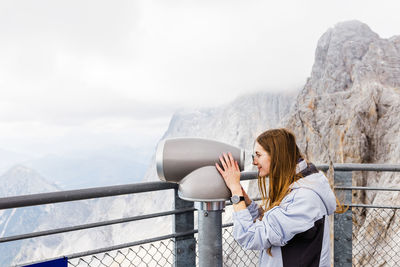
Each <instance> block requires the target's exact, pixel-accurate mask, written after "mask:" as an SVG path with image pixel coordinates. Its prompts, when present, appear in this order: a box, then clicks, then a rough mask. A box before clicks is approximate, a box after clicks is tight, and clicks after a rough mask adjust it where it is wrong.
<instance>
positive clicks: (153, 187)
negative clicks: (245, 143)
mask: <svg viewBox="0 0 400 267" xmlns="http://www.w3.org/2000/svg"><path fill="white" fill-rule="evenodd" d="M316 167H317V168H318V169H319V170H322V171H326V170H328V169H329V165H328V164H322V165H317V166H316ZM333 169H334V170H335V171H390V172H400V164H396V165H394V164H364V163H356V164H354V163H335V164H333ZM256 178H257V172H242V173H241V175H240V179H241V180H242V181H246V180H252V179H256ZM177 188H178V185H177V184H175V183H167V182H161V181H159V182H144V183H135V184H126V185H114V186H104V187H95V188H86V189H78V190H68V191H59V192H51V193H41V194H31V195H23V196H14V197H3V198H0V210H2V209H11V208H20V207H27V206H35V205H43V204H53V203H59V202H69V201H75V200H84V199H92V198H101V197H110V196H119V195H126V194H136V193H144V192H151V191H158V190H166V189H177Z"/></svg>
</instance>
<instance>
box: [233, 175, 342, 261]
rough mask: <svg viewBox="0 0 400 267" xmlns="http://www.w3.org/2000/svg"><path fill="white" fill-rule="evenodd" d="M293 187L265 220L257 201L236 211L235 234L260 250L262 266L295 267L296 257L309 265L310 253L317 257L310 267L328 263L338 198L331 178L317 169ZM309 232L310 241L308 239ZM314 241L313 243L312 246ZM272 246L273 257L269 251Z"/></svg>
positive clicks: (241, 240) (250, 247)
mask: <svg viewBox="0 0 400 267" xmlns="http://www.w3.org/2000/svg"><path fill="white" fill-rule="evenodd" d="M292 189H293V190H292V191H291V192H290V193H289V194H288V195H287V196H286V197H285V198H284V199H283V200H282V202H281V204H280V205H279V206H277V207H274V208H272V209H271V210H269V211H267V212H265V213H264V217H263V219H262V220H261V221H260V220H258V219H257V218H258V217H259V212H258V205H257V204H256V203H255V202H252V203H251V205H249V206H248V207H247V209H245V210H241V211H237V212H234V214H233V224H234V229H233V234H234V238H235V240H236V241H237V242H238V243H239V244H240V245H241V246H242V247H243V248H244V249H251V250H260V262H259V263H260V264H259V266H262V267H280V266H283V267H286V266H290V267H293V266H294V265H293V260H295V261H296V264H295V265H296V266H305V265H302V264H304V262H307V261H309V260H310V257H313V258H314V264H310V263H308V264H307V265H306V266H307V267H309V266H323V267H325V266H326V267H328V266H330V240H329V236H330V234H329V220H328V216H327V215H331V214H332V213H333V212H334V211H335V209H336V198H335V195H334V193H333V191H332V189H331V187H330V185H329V182H328V179H327V178H326V177H325V175H324V174H323V173H322V172H318V173H313V174H310V175H308V176H306V177H304V178H301V179H300V180H298V181H297V182H295V183H294V184H293V185H292ZM256 219H257V220H256ZM254 221H255V222H254ZM318 232H320V233H319V234H318ZM305 235H306V236H308V237H306V239H307V238H308V239H307V240H308V241H307V240H306V241H304V240H305V238H304V236H305ZM318 235H319V237H318ZM294 237H296V238H294ZM310 237H311V239H309V238H310ZM317 239H318V240H317ZM299 240H300V241H299ZM299 242H300V243H299ZM301 242H303V243H301ZM310 242H311V243H312V242H313V245H311V246H310V245H309V244H310ZM288 243H289V244H288ZM286 245H287V246H286ZM307 246H309V247H308V248H307ZM270 247H271V252H272V257H271V256H270V255H268V253H267V249H268V248H270ZM313 254H314V255H313ZM283 257H284V258H283ZM289 258H291V259H289ZM290 261H292V263H290Z"/></svg>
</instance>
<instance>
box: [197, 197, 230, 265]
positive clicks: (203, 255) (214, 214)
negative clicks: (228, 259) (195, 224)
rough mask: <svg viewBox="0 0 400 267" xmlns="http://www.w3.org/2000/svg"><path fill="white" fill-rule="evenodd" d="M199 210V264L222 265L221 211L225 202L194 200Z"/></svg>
mask: <svg viewBox="0 0 400 267" xmlns="http://www.w3.org/2000/svg"><path fill="white" fill-rule="evenodd" d="M195 207H196V209H198V210H199V214H198V218H199V243H198V245H199V266H200V267H210V266H212V267H222V211H223V209H224V208H225V202H224V201H220V202H196V203H195Z"/></svg>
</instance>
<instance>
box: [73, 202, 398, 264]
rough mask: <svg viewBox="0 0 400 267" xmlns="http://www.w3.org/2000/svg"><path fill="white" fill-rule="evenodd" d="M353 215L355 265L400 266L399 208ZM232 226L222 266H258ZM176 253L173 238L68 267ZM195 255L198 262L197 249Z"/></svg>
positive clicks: (170, 260) (167, 259) (161, 259)
mask: <svg viewBox="0 0 400 267" xmlns="http://www.w3.org/2000/svg"><path fill="white" fill-rule="evenodd" d="M352 214H353V233H352V255H353V258H352V266H357V267H359V266H366V267H372V266H373V267H375V266H391V267H395V266H400V254H399V252H400V218H399V214H398V211H397V209H392V208H362V207H353V208H352ZM232 229H233V228H232V227H226V228H223V229H222V245H223V266H227V267H228V266H229V267H230V266H235V267H236V266H238V267H240V266H243V267H244V266H246V267H252V266H258V257H259V256H258V255H259V252H258V251H251V250H248V251H245V250H243V249H242V248H241V247H240V246H239V245H238V244H237V242H236V241H235V240H234V238H233V234H232ZM195 239H196V240H197V234H195ZM196 247H197V246H196ZM174 254H175V253H174V240H173V239H167V240H162V241H157V242H152V243H147V244H143V245H140V246H135V247H130V248H126V249H120V250H115V251H110V252H107V253H102V254H97V255H91V256H87V257H82V258H77V259H70V260H69V266H74V267H103V266H104V267H106V266H107V267H113V266H118V267H128V266H135V267H136V266H139V267H142V266H143V267H144V266H145V267H158V266H160V267H164V266H173V264H174V256H175V255H174ZM196 256H197V260H196V262H197V263H198V251H197V249H196Z"/></svg>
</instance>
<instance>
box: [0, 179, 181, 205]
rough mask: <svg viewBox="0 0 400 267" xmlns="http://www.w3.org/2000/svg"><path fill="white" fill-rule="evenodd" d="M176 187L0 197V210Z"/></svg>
mask: <svg viewBox="0 0 400 267" xmlns="http://www.w3.org/2000/svg"><path fill="white" fill-rule="evenodd" d="M174 188H178V185H177V184H173V183H165V182H147V183H135V184H126V185H115V186H105V187H95V188H88V189H78V190H68V191H59V192H52V193H42V194H32V195H24V196H15V197H4V198H0V210H1V209H10V208H20V207H27V206H34V205H43V204H53V203H59V202H68V201H75V200H83V199H91V198H101V197H110V196H119V195H126V194H135V193H143V192H151V191H157V190H165V189H174Z"/></svg>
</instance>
